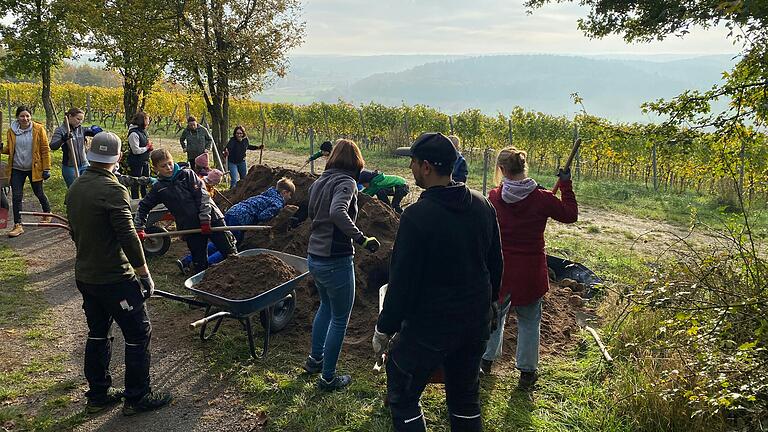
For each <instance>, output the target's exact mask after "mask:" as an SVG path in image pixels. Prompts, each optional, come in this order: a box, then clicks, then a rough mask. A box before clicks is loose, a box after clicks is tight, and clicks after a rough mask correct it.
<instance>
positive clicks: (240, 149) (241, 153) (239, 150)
mask: <svg viewBox="0 0 768 432" xmlns="http://www.w3.org/2000/svg"><path fill="white" fill-rule="evenodd" d="M258 149H259V146H255V145H251V143H250V142H249V141H248V138H243V140H242V141H238V140H237V138H235V137H232V138H230V139H229V142H227V151H229V157H228V158H227V159H228V160H229V162H232V163H235V164H236V163H240V162H242V161H244V160H245V151H246V150H258Z"/></svg>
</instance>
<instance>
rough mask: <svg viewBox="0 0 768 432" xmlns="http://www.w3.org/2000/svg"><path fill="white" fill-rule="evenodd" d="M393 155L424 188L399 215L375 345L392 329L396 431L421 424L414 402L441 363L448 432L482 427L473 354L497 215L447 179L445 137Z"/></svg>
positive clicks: (497, 258) (489, 287)
mask: <svg viewBox="0 0 768 432" xmlns="http://www.w3.org/2000/svg"><path fill="white" fill-rule="evenodd" d="M396 154H398V155H402V156H410V157H411V172H412V173H413V178H414V179H415V180H416V185H418V186H419V187H421V188H424V189H426V190H425V191H424V192H423V193H422V194H421V196H420V197H419V200H418V201H416V203H414V204H411V205H410V206H408V207H407V208H406V209H405V211H403V214H402V215H401V216H400V227H399V228H398V231H397V237H396V238H395V245H394V249H393V251H392V259H391V262H390V267H389V288H388V290H387V293H386V296H385V297H384V304H383V308H382V310H381V313H380V314H379V319H378V321H377V323H376V328H375V330H374V336H373V341H372V342H373V350H374V352H375V353H376V354H377V355H380V354H381V353H382V352H384V351H385V350H386V349H387V347H388V346H389V345H390V340H391V339H392V336H393V335H394V334H395V333H398V334H399V337H398V338H397V341H396V342H392V347H391V348H390V349H389V356H388V357H387V364H386V369H387V396H388V397H389V408H390V410H391V412H392V423H393V426H394V430H396V431H424V430H426V424H425V421H424V414H423V412H422V410H421V407H420V402H419V401H420V399H421V393H422V392H423V391H424V387H425V386H426V384H427V382H428V381H429V378H430V377H431V376H432V374H433V372H435V371H436V370H437V369H438V368H440V366H442V367H443V369H444V374H445V392H446V401H447V404H448V413H449V417H450V425H451V430H454V431H479V430H481V427H482V421H481V419H480V400H479V388H480V380H479V369H480V356H481V355H482V354H483V351H484V350H485V344H486V341H487V340H488V336H489V334H490V332H491V324H492V322H493V321H494V319H495V316H494V315H495V313H494V312H495V311H496V310H497V308H495V307H494V306H495V304H494V300H495V299H497V298H498V294H499V286H500V283H501V276H502V268H503V262H502V255H501V243H500V238H499V225H498V223H497V222H496V212H495V211H494V209H493V206H492V205H491V203H489V202H488V200H487V199H485V198H484V197H483V196H482V195H481V194H479V193H478V192H476V191H473V190H471V189H469V188H468V187H467V186H466V185H465V184H464V183H456V182H454V181H453V180H452V179H451V171H452V170H453V166H454V163H455V162H456V150H455V149H454V148H453V145H452V144H451V141H450V140H449V139H448V137H446V136H445V135H443V134H441V133H426V134H423V135H421V136H420V137H419V138H418V139H417V140H416V141H415V142H414V143H413V145H411V147H410V148H408V147H404V148H399V149H398V150H397V152H396ZM457 250H461V251H462V253H460V254H456V251H457Z"/></svg>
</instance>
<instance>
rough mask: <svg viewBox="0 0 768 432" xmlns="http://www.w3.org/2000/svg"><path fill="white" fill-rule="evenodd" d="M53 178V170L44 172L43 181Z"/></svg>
mask: <svg viewBox="0 0 768 432" xmlns="http://www.w3.org/2000/svg"><path fill="white" fill-rule="evenodd" d="M49 178H51V170H43V180H48V179H49Z"/></svg>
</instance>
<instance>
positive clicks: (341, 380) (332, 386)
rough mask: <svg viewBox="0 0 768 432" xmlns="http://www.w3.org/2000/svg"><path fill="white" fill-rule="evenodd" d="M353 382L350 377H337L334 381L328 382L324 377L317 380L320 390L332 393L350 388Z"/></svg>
mask: <svg viewBox="0 0 768 432" xmlns="http://www.w3.org/2000/svg"><path fill="white" fill-rule="evenodd" d="M351 382H352V377H351V376H349V375H336V376H335V377H333V379H332V380H330V381H326V380H325V379H324V378H323V377H322V376H321V377H320V378H319V379H318V380H317V386H318V387H320V390H323V391H327V392H331V391H334V390H341V389H343V388H344V387H346V386H348V385H349V384H350V383H351Z"/></svg>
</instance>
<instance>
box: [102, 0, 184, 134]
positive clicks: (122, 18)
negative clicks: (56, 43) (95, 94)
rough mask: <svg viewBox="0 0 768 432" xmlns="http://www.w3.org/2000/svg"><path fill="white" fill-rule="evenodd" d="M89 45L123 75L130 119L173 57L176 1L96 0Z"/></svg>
mask: <svg viewBox="0 0 768 432" xmlns="http://www.w3.org/2000/svg"><path fill="white" fill-rule="evenodd" d="M92 7H93V8H94V9H93V10H94V12H95V14H93V15H92V16H94V17H96V16H98V17H99V19H94V20H92V27H91V30H92V34H91V37H90V38H89V40H88V46H89V47H90V48H92V49H93V50H94V51H96V58H95V59H96V60H100V61H104V62H105V63H106V64H107V67H109V68H112V69H115V70H117V71H118V72H119V73H120V75H122V77H123V109H124V112H125V122H126V123H128V122H129V121H130V120H131V118H133V116H134V114H136V112H137V111H139V110H143V109H144V103H145V101H146V97H147V95H148V94H149V93H150V92H151V91H152V87H153V86H154V85H155V83H156V82H157V80H158V79H159V78H160V77H161V76H162V73H163V69H164V68H165V66H166V65H167V64H168V62H169V61H170V58H171V54H172V52H173V51H172V50H173V45H172V43H171V40H172V39H173V37H174V34H178V27H177V24H178V21H177V20H176V17H177V15H178V13H177V10H176V3H174V2H171V1H166V0H97V1H96V2H95V3H94V4H92Z"/></svg>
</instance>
